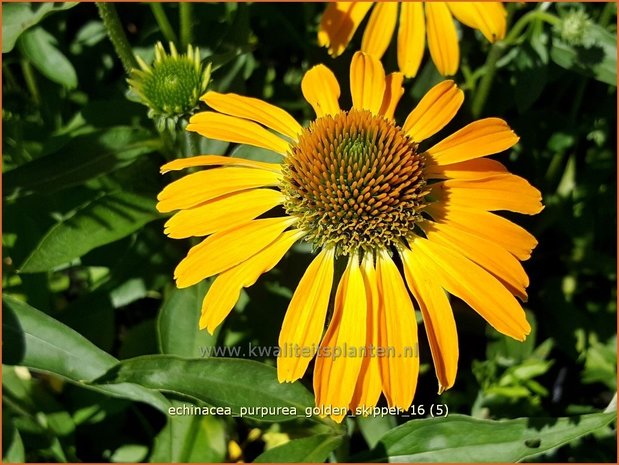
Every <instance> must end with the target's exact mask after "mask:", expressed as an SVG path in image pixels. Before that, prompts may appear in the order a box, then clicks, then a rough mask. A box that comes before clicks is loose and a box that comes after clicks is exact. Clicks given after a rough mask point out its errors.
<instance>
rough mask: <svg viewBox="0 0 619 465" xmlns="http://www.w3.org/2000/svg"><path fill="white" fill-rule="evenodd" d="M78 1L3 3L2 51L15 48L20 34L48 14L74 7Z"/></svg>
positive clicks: (5, 51)
mask: <svg viewBox="0 0 619 465" xmlns="http://www.w3.org/2000/svg"><path fill="white" fill-rule="evenodd" d="M78 3H79V2H66V3H52V2H49V3H26V2H24V3H4V4H3V5H2V53H7V52H10V51H11V50H13V47H15V42H16V41H17V39H18V38H19V36H20V35H21V34H22V33H23V32H24V31H26V30H27V29H28V28H31V27H32V26H35V25H36V24H38V23H39V22H40V21H41V20H42V19H43V18H45V17H46V16H48V15H50V14H52V13H55V12H57V11H63V10H68V9H69V8H73V7H74V6H75V5H77V4H78Z"/></svg>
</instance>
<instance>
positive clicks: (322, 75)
mask: <svg viewBox="0 0 619 465" xmlns="http://www.w3.org/2000/svg"><path fill="white" fill-rule="evenodd" d="M301 91H302V92H303V97H305V100H307V103H309V104H310V105H311V106H312V108H313V109H314V111H315V112H316V116H318V117H319V118H320V117H321V116H325V115H335V114H337V113H339V112H340V104H339V103H338V99H339V98H340V85H339V84H338V83H337V79H336V78H335V75H334V74H333V72H332V71H331V70H330V69H329V68H327V67H326V66H325V65H316V66H314V67H313V68H312V69H310V70H309V71H308V72H307V73H305V76H303V80H302V81H301Z"/></svg>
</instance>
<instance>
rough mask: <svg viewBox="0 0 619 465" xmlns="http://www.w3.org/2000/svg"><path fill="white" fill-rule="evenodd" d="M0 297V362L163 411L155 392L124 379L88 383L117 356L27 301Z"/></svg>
mask: <svg viewBox="0 0 619 465" xmlns="http://www.w3.org/2000/svg"><path fill="white" fill-rule="evenodd" d="M2 300H3V302H4V306H3V318H2V339H3V341H4V344H5V345H4V353H3V360H2V361H3V363H5V364H7V365H22V366H26V367H28V368H32V369H34V370H40V371H45V372H49V373H53V374H55V375H58V376H61V377H63V378H65V379H67V380H69V381H72V382H74V383H76V384H78V385H80V386H82V387H84V388H88V389H94V390H97V391H100V392H103V393H105V394H108V395H110V396H113V397H121V398H124V399H130V400H134V401H138V402H145V403H147V404H150V405H152V406H153V407H155V408H157V409H159V410H161V411H162V412H167V409H168V407H169V402H168V401H167V399H166V398H165V397H164V396H163V395H161V393H159V392H155V391H152V390H149V389H146V388H144V387H142V386H137V385H135V384H127V383H123V384H118V385H114V386H95V385H90V384H88V382H89V381H91V380H93V379H96V378H98V377H100V376H102V375H103V374H104V373H105V372H106V371H107V370H109V369H110V368H112V367H113V366H114V365H115V364H116V363H118V360H116V359H115V358H114V357H112V356H111V355H109V354H107V353H106V352H103V351H102V350H100V349H98V348H97V347H95V346H94V345H93V344H92V343H91V342H90V341H88V340H87V339H85V338H84V337H82V336H81V335H80V334H78V333H76V332H75V331H73V330H72V329H71V328H69V327H67V326H65V325H63V324H62V323H60V322H58V321H56V320H55V319H53V318H52V317H50V316H48V315H46V314H45V313H43V312H40V311H39V310H37V309H35V308H33V307H31V306H30V305H28V304H26V303H24V302H21V301H19V300H17V299H15V298H14V297H11V296H8V295H5V296H3V297H2ZM85 311H87V309H85Z"/></svg>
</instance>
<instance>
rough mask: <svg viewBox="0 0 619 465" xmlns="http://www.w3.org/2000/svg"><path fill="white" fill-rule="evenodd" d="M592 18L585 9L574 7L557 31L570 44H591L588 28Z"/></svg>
mask: <svg viewBox="0 0 619 465" xmlns="http://www.w3.org/2000/svg"><path fill="white" fill-rule="evenodd" d="M591 24H592V23H591V20H590V19H589V16H588V15H587V13H586V12H585V11H584V10H581V9H573V10H572V11H570V12H569V13H567V14H566V15H565V16H564V17H563V19H562V20H561V22H560V23H559V24H558V26H557V32H558V34H559V37H561V39H562V40H564V41H565V42H567V43H568V44H570V45H575V46H578V45H582V46H585V47H587V46H590V45H592V44H590V43H588V34H587V32H588V30H589V28H590V27H591Z"/></svg>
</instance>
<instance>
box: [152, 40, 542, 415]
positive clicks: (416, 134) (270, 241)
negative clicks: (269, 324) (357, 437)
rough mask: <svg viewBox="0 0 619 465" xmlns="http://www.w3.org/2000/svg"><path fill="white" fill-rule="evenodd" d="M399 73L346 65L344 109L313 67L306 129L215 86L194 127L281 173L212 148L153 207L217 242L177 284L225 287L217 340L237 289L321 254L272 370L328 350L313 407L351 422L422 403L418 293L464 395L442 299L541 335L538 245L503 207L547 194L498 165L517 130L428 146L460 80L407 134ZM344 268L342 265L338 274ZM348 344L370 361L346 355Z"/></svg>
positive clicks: (175, 225)
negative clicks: (532, 279)
mask: <svg viewBox="0 0 619 465" xmlns="http://www.w3.org/2000/svg"><path fill="white" fill-rule="evenodd" d="M402 80H403V76H402V74H401V73H393V74H390V75H388V76H386V75H385V72H384V69H383V67H382V65H381V63H380V61H378V60H377V59H375V58H374V57H372V56H370V55H367V54H365V53H362V52H357V53H356V54H355V55H354V57H353V59H352V63H351V67H350V86H351V89H350V91H351V95H352V108H351V109H349V110H342V109H341V108H340V105H339V97H340V86H339V84H338V82H337V79H336V78H335V76H334V75H333V73H332V72H331V71H330V70H329V69H328V68H327V67H326V66H324V65H318V66H315V67H313V68H312V69H310V70H309V71H308V72H307V73H306V74H305V76H304V77H303V80H302V82H301V89H302V92H303V95H304V97H305V99H306V100H307V102H308V103H309V104H310V105H311V106H312V107H313V108H314V110H315V112H316V119H315V120H314V121H313V122H311V123H310V125H309V126H308V127H305V128H304V127H302V126H301V125H300V124H299V123H297V122H296V121H295V119H294V118H293V117H292V116H291V115H290V114H288V113H286V112H285V111H284V110H282V109H280V108H278V107H275V106H273V105H270V104H268V103H266V102H264V101H262V100H258V99H255V98H249V97H243V96H240V95H236V94H220V93H217V92H207V93H206V94H205V95H204V96H203V97H202V100H204V102H205V103H206V104H207V105H209V106H210V107H211V108H212V109H213V110H214V111H205V112H202V113H198V114H196V115H194V116H193V117H192V118H191V120H190V123H189V125H188V126H187V129H188V130H189V131H195V132H198V133H199V134H201V135H203V136H205V137H209V138H212V139H218V140H222V141H227V142H232V143H239V144H247V145H251V146H255V147H262V148H266V149H269V150H272V151H273V152H276V153H279V154H281V156H282V161H281V163H264V162H258V161H253V160H247V159H243V158H233V157H223V156H216V155H200V156H196V157H193V158H187V159H179V160H175V161H172V162H170V163H167V164H166V165H164V166H163V167H162V172H164V173H165V172H168V171H172V170H180V169H184V168H188V167H206V168H208V169H204V170H202V171H197V172H195V173H192V174H189V175H187V176H185V177H183V178H181V179H179V180H177V181H174V182H172V183H171V184H170V185H168V186H167V187H166V188H165V189H163V191H162V192H161V193H160V194H159V197H158V199H159V203H158V205H157V208H158V209H159V211H161V212H169V211H173V210H180V211H179V212H178V213H176V214H175V215H174V216H172V218H171V219H170V220H169V221H168V222H167V223H166V225H165V232H166V234H168V235H169V236H170V237H173V238H186V237H191V236H208V237H206V239H204V240H203V241H202V242H201V243H199V244H198V245H196V246H194V247H193V248H192V249H191V250H190V251H189V253H188V254H187V256H186V257H185V258H184V259H183V260H182V261H181V262H180V264H179V265H178V267H177V268H176V270H175V273H174V275H175V279H176V284H177V286H178V287H181V288H182V287H188V286H192V285H194V284H196V283H198V282H200V281H202V280H203V279H206V278H209V277H211V276H216V279H215V280H214V281H213V283H212V284H211V286H210V288H209V291H208V293H207V295H206V296H205V298H204V302H203V305H202V315H201V318H200V327H201V328H206V329H208V331H210V332H213V331H214V330H215V328H216V327H217V326H218V325H219V324H221V322H222V321H223V320H224V318H226V316H227V315H228V314H229V313H230V311H231V310H232V309H233V308H234V305H235V304H236V302H237V300H238V298H239V294H240V292H241V290H242V289H243V288H244V287H249V286H252V285H253V284H254V283H255V282H256V280H257V279H258V278H259V277H260V275H261V274H263V273H266V272H267V271H269V270H271V269H272V268H273V267H274V266H275V265H276V264H277V263H278V262H279V261H280V260H281V259H282V258H283V257H284V255H285V254H286V252H287V251H288V250H289V249H290V247H291V246H292V245H293V244H294V243H295V242H296V241H299V240H305V241H308V242H310V243H311V244H313V246H314V248H315V249H316V250H317V252H318V253H317V255H316V257H315V258H314V260H313V261H312V262H311V264H310V265H309V266H308V268H307V270H306V271H305V273H304V275H303V277H302V278H301V281H300V282H299V285H298V287H297V289H296V290H295V292H294V294H293V296H292V299H291V301H290V305H289V307H288V310H287V312H286V316H285V318H284V321H283V324H282V329H281V333H280V337H279V346H280V347H281V348H282V352H281V353H280V355H279V357H278V360H277V372H278V378H279V380H280V382H292V381H295V380H297V379H299V378H301V377H302V376H303V375H304V373H305V371H306V369H307V367H308V365H309V363H310V361H311V360H312V359H313V358H314V355H316V362H315V368H314V392H315V396H316V404H317V406H318V407H320V408H322V409H325V410H327V409H329V408H334V409H340V410H339V412H338V413H334V414H333V415H332V416H333V417H334V418H335V419H336V420H338V421H341V419H342V418H343V416H344V415H345V413H346V410H347V409H355V408H356V407H359V406H364V407H372V406H375V405H376V403H377V402H378V399H379V397H380V395H381V393H383V394H384V395H385V397H386V399H387V402H388V404H389V405H390V406H392V407H398V408H401V409H408V408H409V406H410V405H411V402H412V400H413V396H414V393H415V388H416V384H417V376H418V373H419V358H418V353H417V342H418V340H417V323H416V319H415V306H414V304H413V299H411V295H412V297H413V298H414V300H415V301H416V303H417V308H419V309H420V311H421V314H422V316H423V321H424V326H425V329H426V332H427V334H428V340H429V343H430V348H431V351H432V357H433V359H434V365H435V369H436V374H437V377H438V381H439V392H440V391H442V390H444V389H447V388H449V387H451V386H452V385H453V384H454V381H455V377H456V371H457V363H458V336H457V334H456V325H455V321H454V317H453V314H452V310H451V305H450V303H449V299H448V296H447V293H449V294H452V295H455V296H457V297H459V298H461V299H462V300H464V301H465V302H466V303H467V304H469V305H470V306H471V307H472V308H473V309H474V310H476V311H477V312H478V313H479V314H480V315H481V316H482V317H483V318H485V319H486V320H487V321H488V322H489V323H490V324H491V325H492V326H493V327H494V328H496V330H497V331H499V332H501V333H503V334H506V335H508V336H511V337H513V338H515V339H517V340H524V338H525V337H526V335H527V334H529V332H530V326H529V323H528V322H527V320H526V316H525V313H524V311H523V310H522V308H521V306H520V304H519V303H518V301H517V300H516V298H515V297H514V296H517V297H519V298H521V299H525V298H526V287H527V286H528V284H529V280H528V277H527V275H526V273H525V271H524V269H523V268H522V265H521V264H520V261H522V260H526V259H528V258H529V257H530V255H531V251H532V249H533V248H534V247H535V245H536V244H537V242H536V240H535V238H534V237H533V236H531V235H530V234H529V233H527V232H526V231H525V230H524V229H522V228H521V227H519V226H517V225H515V224H514V223H512V222H510V221H508V220H506V219H505V218H503V217H501V216H498V215H497V214H495V213H494V212H495V211H498V210H508V211H513V212H519V213H524V214H535V213H538V212H539V211H540V210H541V209H542V204H541V195H540V193H539V191H538V190H537V189H535V188H534V187H532V186H531V185H530V184H529V183H528V182H527V181H526V180H524V179H523V178H521V177H518V176H515V175H513V174H511V173H509V172H508V171H507V170H506V168H505V167H504V166H503V165H502V164H501V163H499V162H497V161H494V160H490V159H488V158H485V157H486V156H487V155H491V154H495V153H499V152H501V151H504V150H507V149H509V148H510V147H512V146H513V145H514V144H515V143H516V142H517V141H518V137H517V136H516V135H515V134H514V132H513V131H512V130H511V129H510V128H509V126H508V125H507V123H506V122H505V121H503V120H501V119H498V118H486V119H482V120H479V121H475V122H474V123H471V124H469V125H467V126H465V127H464V128H462V129H460V130H459V131H457V132H455V133H454V134H452V135H451V136H448V137H447V138H445V139H443V140H442V141H441V142H438V143H436V144H434V145H432V146H430V147H428V146H427V145H423V144H424V141H425V140H426V139H428V138H430V137H432V136H434V135H435V134H436V133H438V132H439V131H440V130H441V129H442V128H444V127H445V125H447V124H448V123H449V122H450V121H451V119H452V118H453V117H454V115H455V114H456V113H457V111H458V109H459V108H460V106H461V105H462V102H463V100H464V95H463V92H462V91H461V90H460V89H458V87H457V86H456V85H455V84H454V82H453V81H444V82H441V83H440V84H438V85H436V86H435V87H433V88H432V89H430V91H429V92H428V93H427V94H426V95H425V96H424V97H423V98H422V99H421V101H420V102H419V103H418V105H417V107H416V108H415V109H413V111H411V112H410V114H409V115H408V117H407V119H406V121H405V122H404V124H403V125H402V126H398V125H397V124H396V122H395V121H394V118H393V114H394V111H395V108H396V106H397V104H398V102H399V100H400V97H401V96H402V94H403V92H404V89H403V88H402ZM213 166H216V167H214V168H213ZM256 218H257V219H256ZM336 260H342V261H345V262H346V268H345V270H344V271H343V273H342V275H341V277H340V276H338V275H337V274H336V273H335V266H334V265H335V262H336ZM400 269H402V271H400ZM402 274H403V275H404V276H402ZM334 285H336V286H337V287H336V292H335V296H334V298H333V299H331V291H332V288H333V286H334ZM407 287H408V289H407ZM409 292H410V294H409ZM331 300H333V302H332V304H331V303H330V301H331ZM331 306H332V308H333V313H332V316H331V318H330V321H329V325H328V328H327V330H326V332H325V333H324V334H323V330H324V326H325V322H326V320H327V314H328V313H329V312H328V309H329V307H331ZM265 310H266V311H268V309H265ZM295 348H297V349H298V350H296V351H295ZM316 348H318V349H317V350H316ZM353 349H354V350H355V351H356V353H357V356H351V355H350V354H349V350H353ZM379 352H380V353H382V354H383V356H380V354H379ZM337 353H339V354H340V356H339V357H336V356H335V354H337ZM342 411H343V412H342Z"/></svg>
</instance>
